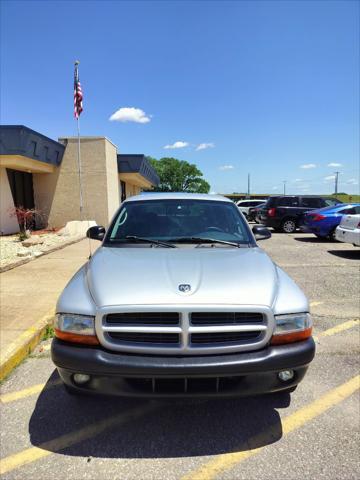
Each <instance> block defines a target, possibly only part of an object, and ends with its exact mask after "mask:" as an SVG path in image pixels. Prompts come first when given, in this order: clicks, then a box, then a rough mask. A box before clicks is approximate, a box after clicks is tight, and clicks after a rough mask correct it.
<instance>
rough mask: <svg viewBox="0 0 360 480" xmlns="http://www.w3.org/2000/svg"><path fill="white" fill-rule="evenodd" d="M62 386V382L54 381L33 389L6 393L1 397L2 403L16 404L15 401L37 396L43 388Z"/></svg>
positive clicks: (35, 386)
mask: <svg viewBox="0 0 360 480" xmlns="http://www.w3.org/2000/svg"><path fill="white" fill-rule="evenodd" d="M60 384H61V380H60V379H58V380H54V381H50V382H47V383H38V384H37V385H33V386H32V387H28V388H24V389H23V390H18V391H16V392H10V393H4V394H2V395H0V403H10V402H14V401H15V400H20V399H21V398H26V397H29V396H30V395H35V394H36V393H40V392H41V391H42V390H43V388H44V387H45V386H46V388H47V389H48V388H53V387H56V386H57V385H60Z"/></svg>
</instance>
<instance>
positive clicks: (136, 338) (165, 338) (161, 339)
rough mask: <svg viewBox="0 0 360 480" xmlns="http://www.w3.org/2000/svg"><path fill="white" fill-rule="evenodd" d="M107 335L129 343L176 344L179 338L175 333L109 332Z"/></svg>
mask: <svg viewBox="0 0 360 480" xmlns="http://www.w3.org/2000/svg"><path fill="white" fill-rule="evenodd" d="M108 335H109V337H110V338H113V339H114V340H118V341H121V342H129V343H153V344H163V343H164V344H176V343H179V340H180V338H179V334H177V333H135V332H133V333H131V332H109V333H108Z"/></svg>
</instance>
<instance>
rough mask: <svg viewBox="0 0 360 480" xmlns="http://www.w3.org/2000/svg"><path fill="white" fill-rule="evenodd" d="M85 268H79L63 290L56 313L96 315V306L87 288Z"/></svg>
mask: <svg viewBox="0 0 360 480" xmlns="http://www.w3.org/2000/svg"><path fill="white" fill-rule="evenodd" d="M86 268H87V267H86V265H84V266H83V267H81V268H80V270H78V271H77V272H76V273H75V275H74V276H73V277H72V279H71V280H70V281H69V283H68V284H67V285H66V287H65V288H64V290H63V292H62V293H61V295H60V297H59V299H58V301H57V305H56V312H57V313H77V314H79V315H94V316H95V315H96V305H95V302H94V301H93V299H92V297H91V295H90V292H89V289H88V286H87V281H86Z"/></svg>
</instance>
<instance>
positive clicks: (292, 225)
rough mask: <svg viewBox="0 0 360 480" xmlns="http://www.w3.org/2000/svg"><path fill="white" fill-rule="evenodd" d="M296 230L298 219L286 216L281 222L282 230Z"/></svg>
mask: <svg viewBox="0 0 360 480" xmlns="http://www.w3.org/2000/svg"><path fill="white" fill-rule="evenodd" d="M295 230H296V221H295V219H294V218H285V220H283V221H282V222H281V231H282V232H283V233H294V232H295Z"/></svg>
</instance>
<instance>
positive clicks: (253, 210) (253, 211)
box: [247, 202, 266, 223]
mask: <svg viewBox="0 0 360 480" xmlns="http://www.w3.org/2000/svg"><path fill="white" fill-rule="evenodd" d="M265 205H266V202H264V203H260V205H258V206H257V207H250V208H249V213H248V217H247V219H248V221H249V222H256V223H261V221H260V216H259V215H260V212H261V210H262V209H263V208H264V207H265Z"/></svg>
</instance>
